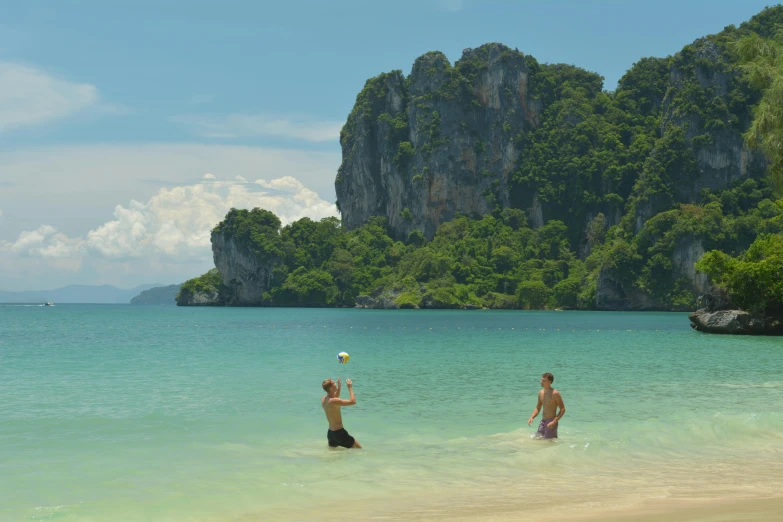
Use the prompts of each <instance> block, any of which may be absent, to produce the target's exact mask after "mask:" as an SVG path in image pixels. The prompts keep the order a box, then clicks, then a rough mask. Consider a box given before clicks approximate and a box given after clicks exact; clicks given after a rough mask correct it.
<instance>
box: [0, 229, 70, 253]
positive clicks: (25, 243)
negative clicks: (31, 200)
mask: <svg viewBox="0 0 783 522" xmlns="http://www.w3.org/2000/svg"><path fill="white" fill-rule="evenodd" d="M82 244H83V242H82V241H80V240H78V239H71V238H69V237H67V236H66V235H64V234H60V233H58V232H57V229H55V228H54V227H52V226H50V225H41V226H40V227H38V228H37V229H36V230H29V231H24V232H22V233H21V234H19V238H18V239H17V240H16V241H14V242H13V243H11V242H7V241H0V250H7V251H9V252H11V253H13V254H15V255H17V256H19V257H47V258H65V257H76V256H78V255H80V252H81V250H82Z"/></svg>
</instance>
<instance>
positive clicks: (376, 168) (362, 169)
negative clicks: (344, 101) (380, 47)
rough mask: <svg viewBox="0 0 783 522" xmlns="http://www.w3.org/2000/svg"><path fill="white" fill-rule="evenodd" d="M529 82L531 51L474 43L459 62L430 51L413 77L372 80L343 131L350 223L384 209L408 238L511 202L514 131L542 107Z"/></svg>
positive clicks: (534, 119) (342, 173)
mask: <svg viewBox="0 0 783 522" xmlns="http://www.w3.org/2000/svg"><path fill="white" fill-rule="evenodd" d="M528 82H529V70H528V67H527V65H526V63H525V56H524V55H523V54H522V53H520V52H517V51H513V50H511V49H509V48H507V47H505V46H503V45H500V44H488V45H485V46H482V47H480V48H478V49H466V50H465V51H464V53H463V55H462V58H461V59H460V60H459V61H458V62H457V63H456V64H455V65H454V66H453V67H452V65H451V64H450V63H449V61H448V60H447V58H446V57H445V56H444V55H443V54H442V53H437V52H432V53H427V54H425V55H424V56H421V57H420V58H419V59H417V60H416V62H415V63H414V65H413V69H412V71H411V74H410V76H409V77H408V78H404V77H403V75H402V73H400V72H399V71H396V72H393V73H389V74H384V75H380V76H378V77H376V78H373V79H371V80H369V81H368V82H367V85H366V86H365V88H364V90H363V91H362V93H361V94H360V95H359V97H358V98H357V102H356V106H355V107H354V110H353V112H351V114H350V116H349V117H348V121H347V123H346V125H345V127H344V129H343V132H342V134H341V137H340V141H341V144H342V149H343V161H342V164H341V165H340V168H339V170H338V174H337V179H336V181H335V189H336V191H337V198H338V202H339V208H340V211H341V212H342V217H343V224H344V225H345V226H346V227H347V228H348V229H353V228H356V227H358V226H361V225H362V224H364V223H365V222H367V220H368V219H369V218H370V217H371V216H383V217H385V218H386V219H387V220H388V222H389V225H390V228H391V230H392V232H393V234H394V235H395V236H396V237H397V238H399V239H406V238H407V237H408V235H409V234H410V232H411V231H413V230H419V231H421V232H423V233H424V235H425V236H426V237H427V238H431V237H432V236H433V235H434V234H435V230H436V229H437V227H438V226H439V225H440V224H441V223H443V222H445V221H448V220H450V219H452V218H453V217H454V216H456V215H457V214H465V215H471V216H480V215H483V214H486V213H489V212H492V211H493V210H494V209H495V205H496V204H500V205H501V206H504V207H507V206H508V205H509V197H508V192H509V191H508V180H509V174H510V173H511V171H512V169H513V168H514V163H515V160H516V156H517V151H516V150H515V146H514V141H513V139H512V138H513V137H514V136H515V135H517V134H519V133H523V132H525V131H526V130H528V129H531V128H535V127H536V126H537V125H538V124H539V120H540V115H541V103H540V102H539V101H538V100H536V99H535V98H534V97H532V96H531V94H530V86H529V84H528Z"/></svg>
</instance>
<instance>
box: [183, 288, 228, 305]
mask: <svg viewBox="0 0 783 522" xmlns="http://www.w3.org/2000/svg"><path fill="white" fill-rule="evenodd" d="M222 304H223V301H222V300H221V298H220V295H219V293H218V292H217V291H210V292H193V293H191V292H188V291H183V292H180V293H179V294H178V299H177V306H220V305H222Z"/></svg>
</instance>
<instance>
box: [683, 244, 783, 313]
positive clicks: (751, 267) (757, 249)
mask: <svg viewBox="0 0 783 522" xmlns="http://www.w3.org/2000/svg"><path fill="white" fill-rule="evenodd" d="M696 267H697V268H698V269H699V270H701V271H703V272H704V273H706V274H708V275H709V276H710V277H711V278H712V280H713V281H714V282H715V284H716V285H717V286H718V287H719V288H722V289H723V290H725V291H726V292H727V293H728V295H729V296H730V297H731V301H732V303H733V304H735V305H736V306H738V307H740V308H742V309H744V310H750V311H753V312H756V313H765V314H770V315H772V314H781V315H783V234H777V235H765V236H761V237H759V238H758V239H756V241H754V242H753V244H752V245H751V246H750V248H748V250H746V251H745V252H743V253H742V254H740V255H739V256H738V257H731V256H729V255H726V254H724V253H723V252H721V251H719V250H713V251H712V252H708V253H707V254H705V255H704V257H703V258H702V259H701V261H699V262H698V263H696Z"/></svg>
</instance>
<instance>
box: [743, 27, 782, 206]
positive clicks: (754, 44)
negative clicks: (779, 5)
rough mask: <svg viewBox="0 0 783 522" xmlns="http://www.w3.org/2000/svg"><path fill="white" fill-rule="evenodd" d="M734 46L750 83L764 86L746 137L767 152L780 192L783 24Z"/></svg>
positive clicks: (755, 34) (758, 86) (771, 173)
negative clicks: (769, 32)
mask: <svg viewBox="0 0 783 522" xmlns="http://www.w3.org/2000/svg"><path fill="white" fill-rule="evenodd" d="M735 50H736V52H737V54H738V55H739V58H740V60H741V61H742V65H741V69H742V70H743V71H744V73H745V75H746V76H747V78H748V80H749V81H750V83H751V85H753V86H754V87H755V88H757V89H762V90H763V96H762V98H761V101H760V102H759V104H758V105H757V106H756V107H755V109H754V111H753V122H752V123H751V125H750V128H749V129H748V131H747V132H746V134H745V137H746V139H747V141H748V143H749V145H751V146H752V147H756V148H758V149H761V150H762V151H763V152H764V154H765V155H766V156H767V159H768V160H769V161H770V165H769V172H770V175H771V176H772V179H773V181H774V182H775V185H776V186H777V188H778V190H779V191H780V192H781V193H783V104H781V100H783V27H781V26H778V28H777V30H776V32H775V34H774V36H773V37H772V38H763V37H762V36H760V35H759V34H757V33H751V34H750V35H748V36H745V37H743V38H741V39H740V40H738V41H737V43H736V45H735Z"/></svg>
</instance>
